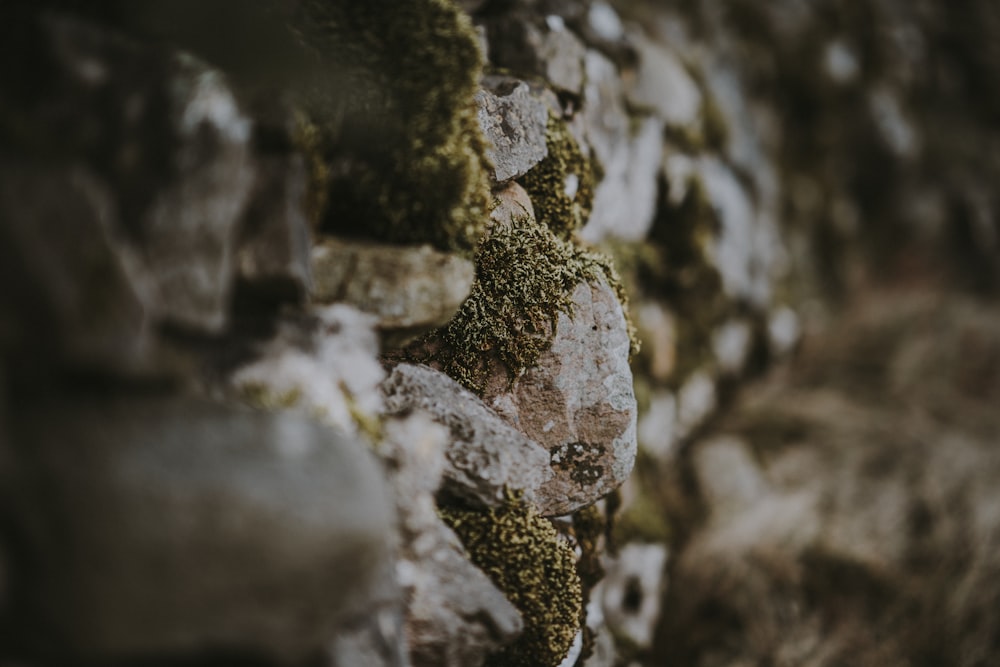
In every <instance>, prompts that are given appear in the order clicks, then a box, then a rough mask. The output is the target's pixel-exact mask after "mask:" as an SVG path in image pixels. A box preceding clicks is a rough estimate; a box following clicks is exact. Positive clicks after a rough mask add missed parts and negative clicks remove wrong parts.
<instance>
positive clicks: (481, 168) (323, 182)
mask: <svg viewBox="0 0 1000 667" xmlns="http://www.w3.org/2000/svg"><path fill="white" fill-rule="evenodd" d="M295 27H296V30H297V31H298V32H299V34H300V36H301V38H302V41H303V42H304V43H305V44H306V45H307V46H308V47H310V48H311V50H312V51H313V52H314V53H315V54H316V56H317V57H318V58H319V59H320V60H321V61H322V63H323V64H324V66H325V68H326V70H327V71H328V72H329V80H328V81H326V82H323V85H322V86H319V88H322V90H314V91H309V92H310V94H309V95H308V102H307V107H308V111H309V116H310V118H309V121H310V123H311V124H312V125H314V126H315V128H317V131H318V135H319V142H318V144H316V145H313V146H312V147H311V151H309V152H310V153H311V155H312V159H316V158H319V159H321V160H322V161H324V162H325V165H326V168H325V170H324V169H316V168H315V165H314V168H313V170H312V173H313V179H312V182H313V186H314V187H323V188H325V189H326V195H325V208H324V209H323V210H322V211H321V212H314V214H315V217H316V218H318V221H319V226H320V229H321V230H323V231H329V232H333V233H337V234H342V235H349V236H366V237H372V238H376V239H379V240H382V241H386V242H390V243H431V244H432V245H434V246H436V247H438V248H440V249H442V250H449V251H458V252H464V253H466V254H471V253H472V252H473V250H474V249H475V246H476V243H477V241H478V239H479V238H480V236H481V234H482V231H483V229H484V225H485V222H486V219H487V215H488V213H487V206H488V203H489V181H488V176H487V174H488V166H489V165H488V161H487V158H486V152H485V143H484V140H483V138H482V134H481V131H480V129H479V124H478V122H477V120H476V107H475V101H474V98H473V96H474V94H475V92H476V90H477V89H478V85H479V84H478V80H479V75H480V72H481V70H482V56H481V54H480V52H479V46H478V42H477V39H476V35H475V32H474V29H473V27H472V24H471V22H470V20H469V18H468V16H467V15H466V14H465V13H464V12H462V11H461V10H460V9H458V8H457V7H456V6H455V5H454V3H452V2H450V1H449V0H408V1H407V2H398V1H397V0H367V1H366V2H355V1H354V0H305V1H304V2H302V3H300V7H299V11H298V16H297V18H296V21H295ZM311 200H312V201H313V202H322V201H324V197H323V196H320V195H315V194H314V195H312V196H311Z"/></svg>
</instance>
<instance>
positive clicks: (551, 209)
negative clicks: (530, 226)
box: [520, 112, 600, 239]
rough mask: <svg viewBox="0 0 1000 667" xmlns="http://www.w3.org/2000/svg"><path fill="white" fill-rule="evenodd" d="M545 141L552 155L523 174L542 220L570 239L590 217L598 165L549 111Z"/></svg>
mask: <svg viewBox="0 0 1000 667" xmlns="http://www.w3.org/2000/svg"><path fill="white" fill-rule="evenodd" d="M545 143H546V146H547V147H548V151H549V154H548V156H547V157H546V158H545V159H544V160H542V161H541V162H539V163H538V164H537V165H535V167H534V168H533V169H532V170H531V171H529V172H528V173H527V174H525V175H524V176H523V177H521V179H520V181H521V185H523V186H524V189H525V190H527V191H528V194H529V195H531V202H532V204H533V205H534V207H535V213H536V214H537V216H538V219H539V220H540V221H541V222H543V223H545V224H547V225H548V226H549V229H551V230H552V232H553V233H554V234H556V235H557V236H559V237H560V238H563V239H569V238H570V237H571V236H572V234H573V232H575V231H576V230H577V229H579V228H580V227H582V226H583V225H584V223H586V222H587V219H588V218H589V217H590V212H591V210H592V209H593V205H594V189H595V187H596V184H597V181H598V180H600V174H599V173H597V172H598V170H599V167H598V165H597V164H596V163H595V162H594V161H592V160H588V159H587V158H585V157H584V156H583V153H582V152H581V151H580V146H579V145H578V144H577V143H576V140H575V139H574V138H573V135H572V134H570V132H569V128H567V127H566V123H565V122H564V121H563V120H562V119H560V118H557V117H556V116H555V114H553V113H552V112H549V120H548V125H547V127H546V135H545Z"/></svg>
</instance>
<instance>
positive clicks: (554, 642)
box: [441, 494, 582, 667]
mask: <svg viewBox="0 0 1000 667" xmlns="http://www.w3.org/2000/svg"><path fill="white" fill-rule="evenodd" d="M441 516H442V517H443V518H444V520H445V522H446V523H448V525H450V526H451V528H452V529H453V530H454V531H455V532H456V533H457V534H458V536H459V537H460V538H461V539H462V542H463V543H464V544H465V547H466V549H468V550H469V555H470V557H471V559H472V562H473V563H475V564H476V565H477V566H478V567H479V568H480V569H482V570H483V571H485V572H486V574H487V575H488V576H489V577H490V579H492V580H493V582H494V583H496V585H497V586H498V587H499V588H500V589H501V590H503V591H504V593H506V595H507V597H508V598H509V599H510V600H511V602H513V603H514V606H515V607H517V608H518V610H519V611H520V612H521V614H522V615H523V617H524V622H525V629H524V633H523V634H522V635H521V637H520V638H519V639H518V640H517V641H516V642H514V643H513V644H511V645H509V646H507V647H505V648H503V649H502V650H500V651H499V652H497V653H494V654H493V655H491V656H490V657H489V658H487V660H486V663H485V664H486V666H487V667H529V666H530V667H555V666H556V665H559V664H560V663H561V662H562V661H563V659H564V658H565V657H566V654H567V653H568V652H569V649H570V646H571V645H572V643H573V640H574V638H575V637H576V635H577V632H578V631H579V629H580V618H581V606H582V602H581V600H582V592H581V587H580V577H579V575H578V574H577V571H576V558H575V557H574V555H573V551H572V550H571V549H570V547H569V545H568V544H567V543H566V542H563V541H561V539H560V538H559V536H558V534H557V533H556V530H555V528H553V527H552V524H551V523H549V522H548V521H547V520H546V519H544V518H543V517H542V516H541V515H539V514H538V512H537V511H535V510H534V508H532V506H531V505H530V504H529V503H526V502H525V501H524V500H522V499H521V498H520V496H519V495H517V494H511V495H510V496H509V497H508V501H507V503H506V504H505V505H504V506H502V507H500V508H497V509H491V510H487V511H479V510H466V509H456V508H443V509H442V510H441Z"/></svg>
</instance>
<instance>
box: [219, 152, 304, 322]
mask: <svg viewBox="0 0 1000 667" xmlns="http://www.w3.org/2000/svg"><path fill="white" fill-rule="evenodd" d="M258 165H259V166H258V169H257V180H256V182H255V184H254V189H253V194H252V196H251V198H250V203H249V205H248V207H247V211H246V215H245V216H244V221H243V226H242V229H241V231H240V239H239V251H238V255H237V264H238V267H239V277H240V279H241V280H243V281H245V282H247V283H249V284H250V285H251V286H252V287H253V289H254V291H255V292H256V293H259V294H261V295H262V296H264V297H270V298H281V299H285V300H289V301H296V302H298V301H302V300H304V298H305V296H306V295H307V294H308V293H309V288H310V287H311V284H312V277H311V270H310V264H309V246H310V241H309V223H308V221H307V220H306V215H305V209H304V206H303V203H304V202H305V196H306V172H305V165H304V164H303V161H302V158H301V157H300V156H297V155H293V154H291V153H288V154H285V153H281V152H279V153H278V154H276V155H270V154H268V155H263V156H261V158H260V159H259V160H258Z"/></svg>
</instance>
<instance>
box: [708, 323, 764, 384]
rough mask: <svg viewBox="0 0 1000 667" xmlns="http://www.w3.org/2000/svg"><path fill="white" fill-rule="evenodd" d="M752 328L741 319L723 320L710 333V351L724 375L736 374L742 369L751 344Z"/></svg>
mask: <svg viewBox="0 0 1000 667" xmlns="http://www.w3.org/2000/svg"><path fill="white" fill-rule="evenodd" d="M753 339H754V336H753V328H752V327H751V325H750V323H749V322H747V321H746V320H743V319H732V320H729V321H727V322H725V323H724V324H723V325H722V326H720V327H719V328H718V329H716V330H715V332H714V333H713V334H712V353H713V354H714V355H715V362H716V364H717V365H718V367H719V370H720V371H721V372H722V373H723V374H724V375H738V374H739V373H741V372H742V371H743V367H744V366H745V365H746V362H747V359H748V358H749V356H750V347H751V345H752V344H753Z"/></svg>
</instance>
